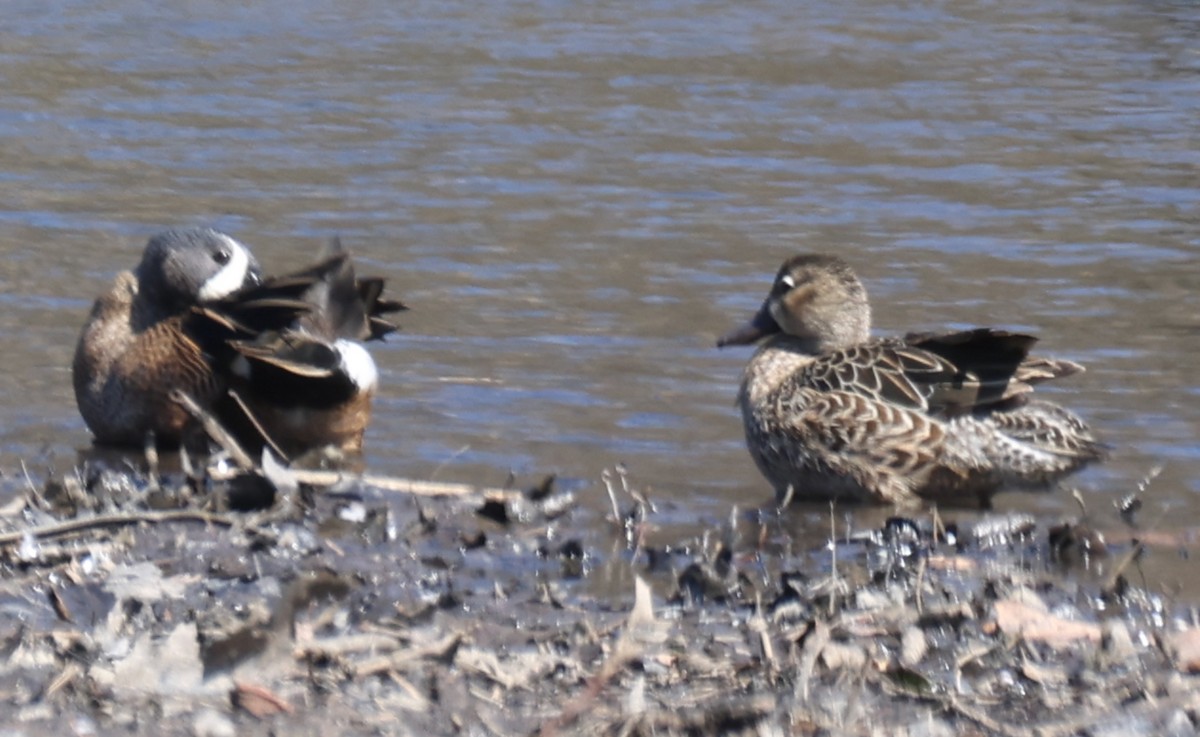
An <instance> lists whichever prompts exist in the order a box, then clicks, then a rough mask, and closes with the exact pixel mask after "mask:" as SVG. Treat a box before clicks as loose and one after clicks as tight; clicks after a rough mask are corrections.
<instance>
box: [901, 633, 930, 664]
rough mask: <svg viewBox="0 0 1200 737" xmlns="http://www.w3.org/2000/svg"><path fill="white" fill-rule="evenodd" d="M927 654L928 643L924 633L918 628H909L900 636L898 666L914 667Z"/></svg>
mask: <svg viewBox="0 0 1200 737" xmlns="http://www.w3.org/2000/svg"><path fill="white" fill-rule="evenodd" d="M927 652H929V642H928V640H926V639H925V632H924V631H922V630H921V629H920V628H919V627H909V628H908V629H906V630H904V632H903V633H902V634H901V635H900V664H901V665H904V666H906V667H908V668H913V667H915V666H916V665H917V664H918V663H920V662H921V660H922V659H923V658H924V657H925V653H927Z"/></svg>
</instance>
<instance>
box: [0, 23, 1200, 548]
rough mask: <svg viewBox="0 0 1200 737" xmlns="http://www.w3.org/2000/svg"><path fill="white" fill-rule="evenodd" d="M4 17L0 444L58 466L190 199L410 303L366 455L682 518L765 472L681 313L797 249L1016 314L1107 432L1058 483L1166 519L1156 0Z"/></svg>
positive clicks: (1174, 231)
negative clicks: (335, 238) (111, 291)
mask: <svg viewBox="0 0 1200 737" xmlns="http://www.w3.org/2000/svg"><path fill="white" fill-rule="evenodd" d="M5 7H6V10H5V23H4V25H3V27H2V28H0V80H2V83H3V87H4V89H5V97H4V101H3V103H2V104H0V252H2V253H3V256H4V259H3V263H2V264H0V280H2V284H3V288H2V292H3V295H2V296H0V299H2V300H3V309H2V310H0V350H3V352H4V355H5V356H6V358H7V367H6V369H7V370H6V371H5V372H4V373H3V374H2V375H0V392H2V396H3V397H4V398H5V401H4V403H3V407H0V461H3V466H4V468H6V469H13V468H15V467H16V465H17V461H18V460H24V461H26V463H27V464H29V465H31V466H33V467H34V468H35V469H36V468H44V467H46V466H53V467H59V468H62V467H69V466H70V464H71V463H73V462H74V459H75V450H76V449H77V448H79V447H83V446H85V445H86V444H87V442H88V436H87V433H86V431H85V429H84V426H83V423H82V421H81V420H80V419H79V417H78V415H77V413H76V411H75V408H74V404H73V399H72V395H71V390H70V377H69V364H70V356H71V352H72V350H73V344H74V340H75V334H76V331H77V330H78V327H79V325H80V323H81V322H82V320H83V317H84V314H85V313H86V310H87V308H88V306H89V304H90V301H91V299H92V298H93V297H94V296H95V294H96V293H98V292H99V291H100V290H101V289H102V288H103V287H104V286H105V284H106V282H107V280H109V279H110V278H111V277H112V275H113V274H114V273H115V272H116V271H117V270H119V269H122V268H128V267H130V266H132V265H133V263H135V261H136V259H137V257H138V254H139V252H140V248H141V246H142V244H143V243H144V241H145V238H146V237H147V236H148V235H149V234H150V233H152V232H154V231H155V230H158V229H161V228H163V227H165V226H167V225H171V224H178V223H205V224H212V225H215V226H217V227H220V228H222V229H225V230H227V231H229V232H231V233H232V234H234V235H235V236H237V237H238V238H240V239H242V240H243V241H245V242H246V243H248V244H250V245H251V246H252V247H253V248H255V250H256V251H257V252H258V254H259V256H260V258H261V260H262V261H263V262H264V263H265V264H266V265H267V267H268V269H274V270H283V269H287V268H291V267H294V266H296V265H297V264H299V263H301V262H303V261H305V260H306V259H308V258H310V257H311V256H312V255H313V254H314V253H315V252H316V250H317V249H319V248H320V247H321V245H322V243H323V241H324V240H325V239H326V238H327V237H329V236H330V235H333V234H339V235H340V236H341V237H342V238H343V240H344V241H345V242H346V243H347V244H348V245H349V246H351V247H352V248H353V249H354V250H355V252H356V253H357V254H358V256H359V257H360V258H361V259H362V260H363V261H364V262H365V264H366V267H364V270H372V271H376V272H378V273H382V274H384V275H386V276H387V277H388V278H389V280H390V283H391V285H392V286H393V288H394V290H395V291H396V292H397V293H398V294H400V295H402V296H403V298H404V299H405V300H406V301H407V302H408V303H409V304H410V305H411V306H412V307H413V310H412V312H410V313H408V314H407V315H405V316H404V320H403V323H404V327H405V329H404V331H403V332H402V333H401V334H399V335H397V336H393V337H392V338H391V339H390V340H389V341H388V343H387V344H386V345H383V346H380V347H379V348H378V349H377V350H376V356H377V359H378V361H379V363H380V364H381V368H382V371H383V376H384V381H385V385H384V388H383V391H382V396H381V397H380V400H379V402H378V404H377V408H376V409H377V420H376V422H375V424H374V425H373V427H372V429H371V432H370V434H369V437H368V443H369V445H370V454H369V463H370V465H371V467H372V468H373V469H374V470H376V471H379V472H382V473H392V474H400V475H406V476H416V477H430V476H434V477H437V478H441V479H447V480H450V479H454V480H465V481H474V482H481V483H501V482H503V481H504V477H505V476H506V475H507V472H508V471H509V469H512V470H514V471H516V472H517V473H518V474H523V475H526V476H532V475H534V474H537V473H540V472H544V471H549V470H553V471H557V472H559V473H562V474H564V475H567V476H573V477H582V478H588V479H595V478H596V477H597V476H598V475H599V472H600V471H601V469H603V468H606V467H611V466H613V465H614V464H616V463H617V462H621V461H623V462H625V463H626V464H628V466H629V469H630V472H631V474H632V477H633V478H634V479H635V480H636V481H637V483H639V484H642V485H649V486H652V487H653V488H654V489H655V490H656V491H655V494H656V495H657V497H658V498H660V499H664V500H673V501H674V502H676V503H675V504H674V505H669V508H670V509H671V510H673V511H671V512H670V516H671V518H672V519H674V520H675V521H677V522H679V523H685V522H694V523H696V524H698V525H701V526H703V525H709V524H711V523H712V521H713V520H717V519H721V518H722V517H723V516H724V515H726V514H727V512H728V509H729V507H730V505H731V504H732V503H738V504H742V505H754V504H758V503H760V502H763V501H765V500H767V499H769V498H770V492H769V489H768V488H767V486H766V484H765V483H764V482H763V481H762V480H761V479H760V478H759V476H758V474H757V472H756V471H755V469H754V468H753V465H752V463H751V462H750V460H749V457H748V456H747V455H746V453H745V451H744V448H743V446H742V439H741V426H740V421H739V419H738V417H737V415H736V412H735V410H734V407H733V399H734V395H735V392H736V385H737V381H738V376H739V373H740V370H741V366H742V364H743V363H744V361H745V360H746V359H747V358H748V355H749V354H748V351H737V350H726V351H721V352H718V351H716V350H715V349H714V348H713V347H712V346H713V341H714V339H715V337H716V336H717V335H718V334H720V333H721V332H723V331H724V330H725V329H726V328H728V327H729V326H731V325H732V324H734V323H736V322H738V321H741V320H742V319H744V318H746V317H747V316H748V315H749V314H750V312H751V311H752V310H753V309H754V308H755V307H756V305H757V304H758V302H759V300H760V299H761V297H762V296H763V294H764V293H765V290H766V288H767V286H768V283H769V279H770V277H771V276H772V274H773V272H774V270H775V268H776V267H777V266H778V263H779V262H780V261H781V260H782V259H783V258H784V257H786V256H788V255H791V254H792V253H793V252H796V251H799V250H819V251H832V252H837V253H840V254H843V255H844V256H845V257H846V258H848V259H849V260H851V261H852V262H853V263H854V264H856V265H857V266H858V267H859V268H860V270H861V272H862V274H863V276H864V277H865V278H866V280H867V283H868V287H869V289H870V290H871V293H872V296H873V299H874V301H875V304H876V307H877V309H876V313H877V322H878V329H879V330H880V331H885V332H886V331H904V330H909V329H932V328H941V327H963V326H969V325H975V324H995V325H1001V326H1006V327H1013V328H1019V329H1022V330H1034V331H1037V332H1038V333H1039V334H1040V335H1042V336H1043V340H1044V343H1043V346H1042V350H1043V352H1046V353H1049V354H1053V355H1059V356H1062V357H1066V358H1070V359H1074V360H1078V361H1082V362H1084V363H1085V364H1087V365H1088V366H1089V369H1090V370H1089V372H1088V373H1086V374H1084V375H1083V376H1081V377H1077V378H1073V379H1071V380H1069V381H1065V382H1062V383H1061V385H1060V386H1056V387H1052V388H1051V389H1050V390H1049V391H1051V392H1053V393H1054V395H1055V398H1057V399H1061V400H1062V401H1064V402H1066V403H1068V404H1069V405H1071V406H1072V407H1074V408H1076V409H1078V410H1079V411H1080V412H1081V413H1083V414H1084V415H1085V416H1086V417H1088V418H1089V419H1090V420H1091V421H1093V422H1094V424H1096V425H1097V426H1098V427H1099V428H1100V430H1101V431H1102V432H1103V433H1104V435H1105V437H1106V439H1108V440H1109V441H1110V442H1111V443H1112V444H1113V445H1115V446H1116V448H1117V452H1116V454H1115V457H1114V458H1113V459H1112V461H1110V462H1109V463H1108V464H1107V465H1105V466H1102V467H1100V468H1097V469H1094V470H1090V471H1088V472H1086V473H1085V474H1083V475H1081V476H1080V477H1079V478H1078V481H1079V485H1080V486H1081V488H1083V489H1084V490H1085V493H1086V498H1087V499H1088V500H1089V505H1091V508H1092V509H1093V510H1096V511H1097V512H1098V513H1102V514H1108V510H1109V509H1110V507H1109V502H1110V500H1113V499H1116V498H1117V497H1119V496H1120V495H1122V494H1124V493H1125V492H1127V491H1129V490H1131V488H1132V487H1133V486H1135V485H1136V483H1137V481H1138V480H1139V479H1140V478H1141V477H1142V476H1143V475H1144V474H1146V473H1147V471H1149V469H1150V468H1151V467H1153V466H1155V465H1158V464H1162V465H1164V471H1163V474H1162V475H1161V476H1160V477H1159V478H1158V479H1157V480H1156V481H1155V482H1154V484H1153V485H1152V486H1151V487H1150V489H1149V491H1148V494H1147V497H1148V502H1149V504H1148V512H1147V515H1148V516H1147V517H1146V519H1147V520H1148V521H1150V522H1155V523H1157V524H1161V525H1165V526H1168V527H1178V526H1181V525H1182V526H1187V525H1194V524H1195V520H1196V519H1197V514H1200V453H1198V449H1197V437H1198V436H1200V434H1198V428H1200V406H1198V402H1197V395H1198V394H1200V381H1198V380H1197V378H1196V372H1195V369H1196V368H1197V366H1198V365H1200V360H1198V351H1200V329H1198V328H1200V316H1198V315H1197V308H1196V299H1195V294H1196V290H1197V287H1198V286H1200V268H1198V267H1197V262H1196V259H1195V256H1196V250H1197V247H1198V246H1200V225H1198V212H1200V133H1198V130H1200V128H1197V120H1200V39H1198V38H1197V36H1198V35H1200V6H1197V5H1195V4H1194V3H1190V2H1177V3H1170V2H1158V1H1155V0H1141V1H1139V0H1119V1H1116V0H1087V1H1086V2H1085V1H1083V0H1048V1H1047V0H1039V1H1038V2H1031V1H1030V0H1009V1H1007V2H1004V3H996V2H989V1H987V0H960V1H958V2H952V3H951V2H936V1H931V2H904V1H902V0H893V1H892V2H886V1H885V2H873V1H872V2H867V1H866V0H851V1H850V2H845V3H795V2H785V1H783V0H764V1H763V2H754V3H732V2H730V3H724V2H707V3H686V2H678V1H677V0H661V1H659V2H648V3H639V4H637V5H630V4H628V3H619V2H611V1H605V0H601V1H600V2H589V3H573V2H549V1H546V2H498V3H463V2H455V1H453V0H450V1H447V0H441V1H439V2H436V3H432V2H431V3H389V2H383V1H382V0H351V1H349V2H339V3H332V2H331V3H324V2H315V1H312V2H304V1H301V2H296V1H295V0H292V1H290V2H287V3H282V2H270V1H264V2H257V3H252V4H247V3H239V2H232V0H229V1H222V0H209V1H207V2H187V3H184V2H179V1H178V0H175V1H174V2H172V1H171V0H166V1H162V0H160V1H158V2H153V3H149V2H137V1H135V0H118V1H117V2H112V3H94V2H65V1H63V2H22V1H18V0H14V1H13V2H9V3H6V6H5ZM9 472H11V470H10V471H9ZM602 502H603V500H601V499H599V498H597V499H596V503H597V504H601V503H602ZM1000 506H1002V507H1005V508H1011V509H1024V510H1033V511H1039V512H1049V513H1052V514H1059V513H1062V514H1067V513H1075V512H1076V508H1075V502H1073V501H1072V500H1071V499H1070V498H1069V496H1068V495H1066V494H1056V495H1050V496H1040V497H1021V496H1008V497H1005V498H1003V499H1002V500H1001V502H1000ZM821 514H822V513H821V512H819V511H814V512H812V513H811V514H810V515H807V516H806V514H805V513H803V512H802V513H801V514H800V516H801V517H804V518H805V519H807V518H808V517H811V518H812V519H813V520H814V521H816V520H818V519H819V518H820V516H821ZM1166 515H1169V517H1167V516H1166ZM1164 519H1170V520H1171V522H1170V523H1169V524H1168V523H1166V522H1164V521H1163V520H1164ZM798 529H801V530H805V529H807V528H805V527H804V525H803V524H801V527H800V528H798ZM814 534H818V533H814Z"/></svg>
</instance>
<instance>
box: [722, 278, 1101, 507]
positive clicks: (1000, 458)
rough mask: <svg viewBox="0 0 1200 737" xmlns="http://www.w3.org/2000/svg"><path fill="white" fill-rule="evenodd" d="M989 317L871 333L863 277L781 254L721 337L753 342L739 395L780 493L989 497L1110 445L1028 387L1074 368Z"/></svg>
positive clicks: (757, 455) (1077, 465) (1036, 481)
mask: <svg viewBox="0 0 1200 737" xmlns="http://www.w3.org/2000/svg"><path fill="white" fill-rule="evenodd" d="M1036 342H1037V338H1036V337H1034V336H1031V335H1026V334H1021V333H1015V332H1010V331H1006V330H1001V329H995V328H975V329H971V330H962V331H955V332H929V333H909V334H907V335H905V336H903V337H883V338H872V337H871V306H870V302H869V301H868V298H867V291H866V288H865V287H864V286H863V283H862V281H861V280H860V279H859V277H858V275H857V274H856V273H855V272H854V270H853V268H852V267H851V266H850V264H849V263H847V262H846V261H845V260H843V259H842V258H840V257H838V256H833V255H827V254H799V255H796V256H793V257H792V258H789V259H787V260H786V261H784V263H783V264H782V266H780V268H779V270H778V272H777V273H776V275H775V279H774V281H773V283H772V285H771V288H770V291H769V292H768V294H767V296H766V299H765V300H764V301H763V303H762V306H761V307H760V308H759V310H758V311H757V312H756V313H755V315H754V316H753V317H752V318H751V319H750V320H749V321H748V322H746V323H745V324H743V325H741V326H739V327H737V328H734V329H733V330H731V331H729V332H728V333H726V334H725V335H723V336H722V337H721V338H719V339H718V341H717V347H718V348H724V347H727V346H737V345H757V346H758V348H757V350H756V351H755V353H754V355H753V357H752V358H751V359H750V361H749V363H748V364H747V366H746V368H745V371H744V372H743V374H742V380H741V385H740V387H739V390H738V397H737V406H738V408H739V409H740V411H741V415H742V422H743V426H744V430H745V436H746V445H747V447H748V449H749V451H750V455H751V457H752V458H753V460H754V462H755V464H756V465H757V466H758V469H759V471H761V473H762V475H763V476H764V477H765V478H766V479H767V480H768V481H769V482H770V484H771V485H772V486H773V487H774V490H775V497H776V501H777V503H778V504H779V505H780V506H786V505H787V504H789V503H790V502H793V501H845V502H849V503H867V504H884V505H886V504H891V505H894V506H897V507H916V506H920V505H922V504H924V503H927V502H936V503H944V504H950V505H954V506H977V507H980V508H988V507H990V506H991V503H992V499H993V497H994V495H995V494H996V493H998V492H999V491H1001V490H1003V489H1007V488H1026V489H1047V488H1052V487H1053V486H1054V485H1055V484H1057V483H1058V482H1059V481H1060V480H1061V479H1063V478H1065V477H1066V476H1068V475H1069V474H1071V473H1074V472H1076V471H1078V470H1079V469H1081V468H1083V467H1085V466H1086V465H1088V464H1089V463H1092V462H1094V461H1097V460H1100V459H1101V458H1103V457H1104V455H1105V453H1106V449H1107V446H1105V445H1104V444H1103V443H1101V442H1100V441H1099V440H1098V439H1097V438H1096V436H1095V434H1094V433H1093V431H1092V429H1091V428H1090V427H1089V426H1088V425H1087V423H1086V422H1084V420H1082V419H1081V418H1080V417H1079V416H1078V415H1076V414H1075V413H1073V412H1071V411H1070V410H1068V409H1065V408H1064V407H1061V406H1060V405H1058V404H1055V403H1052V402H1049V401H1046V400H1043V399H1036V398H1034V397H1033V396H1032V392H1033V388H1034V386H1035V385H1037V384H1040V383H1043V382H1046V381H1050V380H1053V379H1058V378H1062V377H1066V376H1071V375H1073V374H1078V373H1080V372H1081V371H1083V370H1084V369H1083V366H1081V365H1079V364H1078V363H1075V362H1072V361H1066V360H1060V359H1051V358H1042V357H1037V356H1033V355H1031V354H1030V351H1031V349H1032V348H1033V346H1034V344H1035V343H1036Z"/></svg>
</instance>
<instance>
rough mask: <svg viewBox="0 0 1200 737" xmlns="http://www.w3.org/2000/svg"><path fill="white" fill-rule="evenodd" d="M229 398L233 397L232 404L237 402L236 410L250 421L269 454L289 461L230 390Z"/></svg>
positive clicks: (241, 400) (247, 408)
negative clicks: (267, 448) (269, 450)
mask: <svg viewBox="0 0 1200 737" xmlns="http://www.w3.org/2000/svg"><path fill="white" fill-rule="evenodd" d="M229 396H231V397H233V401H234V402H237V406H238V409H240V410H242V414H243V415H245V416H246V419H247V420H249V421H250V424H251V425H253V426H254V429H255V430H256V431H257V432H258V434H259V436H260V437H261V438H262V439H263V442H264V443H266V444H267V446H268V447H269V448H270V449H271V452H273V453H274V454H275V455H277V456H279V457H280V458H282V459H283V460H284V462H285V463H286V462H288V461H290V460H291V459H290V458H288V457H287V454H286V453H284V452H283V451H282V450H281V449H280V448H279V444H278V443H276V442H275V439H274V438H272V437H271V434H270V433H268V432H267V428H265V427H263V426H262V423H261V422H259V421H258V418H257V417H255V416H254V413H253V412H251V411H250V407H249V406H248V405H247V404H246V402H245V401H244V400H243V399H242V397H241V395H239V394H238V393H237V392H235V391H233V390H232V389H230V390H229Z"/></svg>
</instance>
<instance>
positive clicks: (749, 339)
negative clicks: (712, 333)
mask: <svg viewBox="0 0 1200 737" xmlns="http://www.w3.org/2000/svg"><path fill="white" fill-rule="evenodd" d="M778 332H779V323H777V322H775V318H773V317H771V312H770V310H769V309H767V305H765V304H764V305H763V306H762V309H760V310H759V311H758V314H757V315H755V316H754V317H753V318H751V320H750V322H748V323H746V324H745V325H742V326H741V327H739V328H734V329H733V330H731V331H729V332H728V333H726V334H724V335H722V336H721V337H720V338H718V339H717V347H718V348H724V347H725V346H727V345H747V344H749V343H753V342H754V341H756V340H758V339H759V338H763V337H765V336H768V335H773V334H775V333H778Z"/></svg>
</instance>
